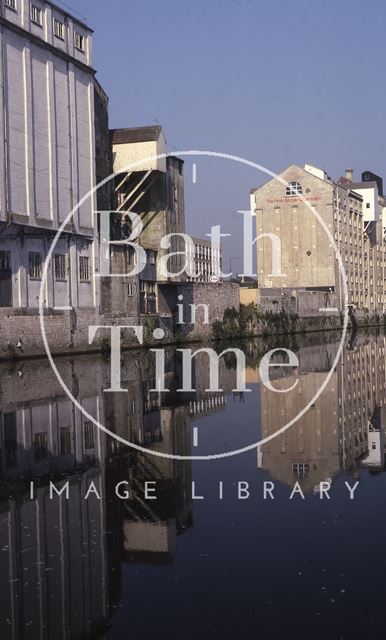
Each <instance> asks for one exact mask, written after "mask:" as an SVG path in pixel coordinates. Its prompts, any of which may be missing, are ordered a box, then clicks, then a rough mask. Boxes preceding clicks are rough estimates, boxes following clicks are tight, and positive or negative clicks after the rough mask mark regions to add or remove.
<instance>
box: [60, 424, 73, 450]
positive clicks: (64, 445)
mask: <svg viewBox="0 0 386 640" xmlns="http://www.w3.org/2000/svg"><path fill="white" fill-rule="evenodd" d="M71 431H72V430H71V427H64V428H62V429H60V455H61V456H68V455H70V453H72V446H71V441H72V433H71Z"/></svg>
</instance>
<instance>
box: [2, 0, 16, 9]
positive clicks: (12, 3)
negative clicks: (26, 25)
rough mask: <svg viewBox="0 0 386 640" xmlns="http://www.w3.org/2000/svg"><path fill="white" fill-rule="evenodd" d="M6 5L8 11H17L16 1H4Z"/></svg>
mask: <svg viewBox="0 0 386 640" xmlns="http://www.w3.org/2000/svg"><path fill="white" fill-rule="evenodd" d="M4 4H5V6H6V7H8V9H12V10H13V11H17V4H16V0H4Z"/></svg>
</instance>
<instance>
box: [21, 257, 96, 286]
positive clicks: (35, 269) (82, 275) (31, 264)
mask: <svg viewBox="0 0 386 640" xmlns="http://www.w3.org/2000/svg"><path fill="white" fill-rule="evenodd" d="M53 263H54V274H55V279H56V280H66V278H67V270H66V256H65V255H62V254H59V253H57V254H55V255H54V260H53ZM42 267H43V261H42V255H41V253H37V252H35V251H30V253H29V254H28V271H29V276H30V278H33V279H34V280H40V279H41V277H42V271H43V268H42ZM79 280H80V282H90V260H89V258H88V257H86V256H80V257H79Z"/></svg>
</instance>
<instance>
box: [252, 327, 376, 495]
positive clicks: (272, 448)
mask: <svg viewBox="0 0 386 640" xmlns="http://www.w3.org/2000/svg"><path fill="white" fill-rule="evenodd" d="M337 348H338V344H325V345H316V346H309V347H304V348H302V349H300V351H299V353H298V357H299V363H300V366H299V369H298V375H296V376H295V375H285V373H284V371H285V370H284V368H283V369H281V368H279V367H278V368H277V369H276V368H275V369H274V370H273V371H274V372H276V376H275V375H274V377H275V378H276V379H275V380H274V382H273V385H274V386H275V388H276V389H279V390H281V391H282V390H285V389H290V388H291V387H292V385H294V384H295V383H296V381H298V383H297V385H296V387H295V388H294V390H293V391H290V392H288V393H275V392H272V391H269V390H268V389H267V388H266V387H265V386H264V385H260V399H261V436H262V438H266V437H267V436H269V435H270V434H272V433H274V432H275V431H276V430H277V429H278V427H280V426H282V425H285V424H287V423H288V422H289V421H290V420H291V419H293V418H294V417H295V416H296V415H297V414H298V413H299V412H300V411H301V409H302V408H303V407H304V406H305V405H306V404H307V403H308V402H310V401H311V399H312V398H313V397H314V396H315V394H316V393H317V391H318V390H319V389H320V387H321V385H322V384H323V383H324V381H325V380H326V377H327V375H328V372H329V370H330V368H331V363H332V362H333V360H334V357H335V355H336V352H337ZM271 371H272V370H271ZM287 371H288V369H287ZM271 377H272V375H271ZM385 390H386V383H385V339H384V338H383V337H379V338H375V337H371V338H365V337H364V338H358V339H357V340H356V341H355V344H353V345H349V346H347V347H346V348H345V350H344V353H343V355H342V357H341V359H340V363H339V365H338V367H337V368H336V370H335V371H334V373H333V375H332V377H331V379H330V381H329V382H328V384H327V386H326V388H325V390H324V392H323V393H322V394H321V395H320V397H319V398H317V399H316V400H315V402H314V403H313V404H312V406H311V408H310V410H309V411H307V412H306V413H305V414H304V416H302V417H301V418H300V419H299V420H298V421H297V422H296V423H295V424H294V425H292V427H290V428H289V429H288V430H287V431H286V432H285V433H283V434H281V435H279V436H278V437H276V438H274V439H273V440H271V441H269V442H267V443H265V444H264V445H262V446H261V447H260V448H259V449H258V454H257V457H258V467H259V468H261V469H264V470H266V471H268V472H269V473H270V475H271V476H272V477H273V478H274V479H277V480H280V481H281V482H283V483H285V484H286V485H288V486H291V487H292V486H293V485H294V483H295V482H296V481H299V484H300V486H301V488H302V490H303V492H304V493H306V492H312V491H318V490H319V484H320V482H322V481H330V482H331V481H333V479H334V478H335V477H336V475H337V474H338V473H339V472H340V471H348V472H350V473H352V474H353V476H354V477H357V476H358V475H359V468H360V467H367V468H369V470H370V471H372V472H378V471H383V470H384V426H385V413H384V412H385V408H384V401H385V400H384V399H385Z"/></svg>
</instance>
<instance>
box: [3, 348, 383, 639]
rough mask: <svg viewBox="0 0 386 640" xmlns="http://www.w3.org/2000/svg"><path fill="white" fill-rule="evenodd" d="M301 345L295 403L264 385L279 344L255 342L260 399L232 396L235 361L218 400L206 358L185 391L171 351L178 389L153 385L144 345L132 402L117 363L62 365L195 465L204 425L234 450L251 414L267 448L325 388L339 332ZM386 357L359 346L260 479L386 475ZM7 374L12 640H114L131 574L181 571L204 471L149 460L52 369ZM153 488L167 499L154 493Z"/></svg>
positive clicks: (138, 429)
mask: <svg viewBox="0 0 386 640" xmlns="http://www.w3.org/2000/svg"><path fill="white" fill-rule="evenodd" d="M296 341H297V342H295V343H291V344H290V345H287V346H289V347H290V348H292V349H294V350H296V351H297V354H298V357H299V361H300V367H299V371H298V375H297V376H296V378H295V376H294V375H293V374H291V373H288V369H285V368H280V367H277V369H276V370H275V373H274V380H273V384H274V386H275V387H276V388H277V389H287V388H289V387H291V386H292V385H293V384H295V382H296V381H298V383H297V385H296V387H294V391H293V392H291V394H286V393H282V394H281V393H272V392H271V391H269V390H268V389H267V388H266V387H265V386H264V385H262V384H261V382H260V379H259V371H258V363H259V358H260V357H261V355H262V354H263V353H265V352H266V351H267V349H268V346H267V343H265V344H260V343H251V344H248V345H245V348H246V351H247V356H248V357H247V362H248V369H247V379H248V383H249V385H250V386H251V388H252V390H253V391H252V393H251V394H245V395H243V394H233V393H232V388H233V386H234V374H235V372H234V362H233V361H232V359H228V360H226V361H225V362H224V363H223V364H222V365H221V374H220V380H221V382H222V387H223V389H224V391H223V392H222V393H212V394H208V393H206V392H205V389H206V388H207V387H208V371H207V367H206V366H205V362H204V360H202V359H199V360H198V361H197V363H196V364H195V371H194V380H195V388H196V391H195V392H192V393H185V394H181V393H178V392H177V389H178V388H179V387H180V386H181V370H180V362H179V360H178V358H175V354H174V353H173V352H172V351H170V352H169V353H168V354H167V372H168V373H167V377H168V387H169V388H170V389H171V391H170V392H169V393H167V394H154V393H152V392H151V391H150V390H151V389H152V388H153V387H154V385H155V380H154V370H153V365H152V361H151V359H150V358H149V356H148V354H147V353H145V352H142V353H139V352H138V353H137V352H132V353H127V354H125V356H124V362H123V366H122V372H123V373H122V386H123V387H124V388H126V389H128V393H125V394H116V393H104V392H103V389H104V388H108V386H109V384H108V383H109V375H110V370H109V365H108V363H106V362H104V361H103V360H102V359H101V358H97V357H79V358H72V359H61V360H60V361H58V368H59V370H60V372H61V375H62V377H63V379H64V380H65V382H66V384H67V385H68V387H69V388H70V389H71V392H72V393H73V395H74V396H75V397H76V398H77V399H78V400H79V401H80V402H81V404H82V405H83V406H84V407H85V408H86V409H87V411H88V412H89V413H90V414H91V415H95V416H97V417H98V418H99V420H100V421H101V422H102V423H104V424H105V425H106V426H107V427H108V428H109V429H110V430H111V431H113V432H114V433H117V434H118V435H120V436H121V437H123V438H128V439H129V440H130V441H132V442H134V443H136V444H139V445H141V446H146V447H149V448H151V449H152V450H154V451H158V452H164V453H178V454H179V455H187V456H189V455H192V442H193V438H192V431H193V428H194V426H195V425H196V424H199V423H200V424H204V425H205V423H206V421H207V422H209V423H210V425H211V427H210V429H211V430H212V431H211V433H212V435H213V434H214V436H213V437H215V436H216V437H217V433H218V431H216V430H220V429H221V430H222V432H223V433H224V436H223V437H224V440H226V441H227V442H231V441H232V437H234V433H235V420H236V421H237V416H239V421H240V425H241V427H242V426H243V425H244V424H246V423H248V425H247V426H248V429H247V435H248V437H250V436H251V434H252V435H253V436H255V440H257V439H258V438H259V437H266V436H268V435H270V434H271V433H273V432H274V431H276V429H277V428H278V426H280V425H282V424H284V423H285V422H288V421H289V420H290V419H291V418H293V417H294V416H295V415H296V414H297V413H298V412H299V411H300V410H301V409H302V407H304V405H305V404H306V403H307V402H308V401H309V399H310V398H312V397H313V396H314V395H315V393H316V392H317V390H318V389H319V388H320V386H321V384H322V383H323V381H324V380H325V379H326V376H327V374H328V371H329V369H330V367H331V363H332V362H333V359H334V357H335V354H336V350H337V347H338V338H337V339H336V340H331V341H330V342H325V343H324V344H323V343H322V341H321V336H309V337H304V338H302V339H300V338H297V339H296ZM385 355H386V354H385V339H384V337H381V336H378V337H374V336H372V337H369V336H362V337H359V338H357V340H356V341H355V342H354V343H349V344H348V345H347V346H346V348H345V351H344V354H343V356H342V358H341V361H340V364H339V366H338V368H337V369H336V371H335V372H334V374H333V376H332V378H331V380H330V382H329V384H328V385H327V388H326V390H325V391H324V393H323V394H322V395H321V397H320V398H318V399H317V400H316V401H315V403H314V404H313V406H312V408H311V410H310V411H308V412H307V413H306V414H305V415H304V416H303V417H302V418H301V419H300V420H299V421H298V422H297V423H296V424H295V425H293V426H292V428H291V429H289V430H288V431H287V432H285V433H284V434H283V435H281V436H279V437H277V438H275V439H273V440H272V441H270V442H268V443H266V444H264V445H263V446H262V447H260V448H259V449H258V451H257V467H258V469H259V470H256V468H255V470H254V473H255V474H256V475H258V474H259V473H260V474H263V475H264V478H266V477H267V474H268V477H269V478H271V479H273V480H275V481H277V482H278V483H282V484H283V485H288V486H290V487H292V486H293V484H294V482H295V481H298V482H299V484H300V485H301V487H302V489H303V491H304V493H308V494H313V493H314V492H315V490H316V489H317V488H318V486H319V484H320V483H321V482H322V481H326V480H330V481H331V482H333V481H334V479H335V478H336V476H337V475H338V474H339V473H340V472H342V471H343V472H348V473H350V474H351V475H352V477H354V478H357V477H359V472H360V468H367V469H369V470H370V471H371V473H380V472H381V471H383V470H384V467H385V461H384V423H385V416H384V398H385V364H384V363H385ZM0 380H1V384H0V406H1V414H0V415H1V423H0V427H1V428H0V438H1V440H0V444H1V483H0V563H1V565H0V633H1V637H2V638H8V637H9V638H17V639H19V638H62V637H63V638H64V637H67V638H94V637H95V638H96V637H100V636H101V635H102V634H104V633H105V630H106V629H107V628H108V627H109V624H110V622H111V620H112V617H113V615H114V612H115V611H116V609H117V607H118V606H119V603H120V601H121V598H122V588H123V587H122V584H123V582H124V581H123V578H122V572H123V567H124V566H127V565H128V564H134V565H138V564H140V565H145V564H150V565H153V566H156V565H164V564H168V565H169V566H170V565H173V563H174V562H175V560H176V555H177V548H178V540H179V539H183V538H184V536H187V535H189V534H190V532H192V531H193V530H194V525H195V516H194V508H193V506H194V505H193V500H192V480H194V478H195V475H194V474H193V471H194V470H195V469H194V464H192V462H190V461H179V460H174V459H166V458H161V457H154V456H151V455H146V454H144V453H142V452H140V451H136V450H134V449H129V448H128V447H126V446H125V445H122V444H120V443H119V442H117V441H116V440H114V439H113V438H111V437H109V436H106V435H105V434H104V433H103V432H101V431H99V430H98V429H96V428H95V427H94V425H93V423H92V422H90V421H89V420H87V419H86V418H85V417H84V415H83V414H82V413H81V412H80V411H79V410H78V409H77V408H75V406H74V405H73V403H72V402H71V401H70V400H69V399H68V398H67V396H66V395H65V394H64V392H63V390H62V388H61V387H60V386H59V383H58V382H57V380H56V378H55V377H54V376H53V373H52V371H51V369H50V367H49V366H48V364H47V363H45V362H44V361H36V362H25V363H23V364H17V365H9V364H2V365H1V367H0ZM235 416H236V418H235ZM236 426H238V425H236ZM210 429H209V431H210ZM239 435H240V434H239ZM252 441H253V440H252ZM193 453H194V452H193ZM254 455H255V454H254ZM239 460H240V464H241V460H242V458H241V457H240V458H239ZM255 460H256V458H255ZM206 464H208V463H206ZM209 464H211V463H209ZM67 482H68V499H67V497H66V495H67V494H66V491H65V489H66V483H67ZM152 482H155V483H156V488H157V500H154V501H153V500H147V499H145V484H146V483H152ZM31 483H32V484H31ZM52 484H54V485H55V487H56V491H55V490H53V489H52ZM118 485H119V486H120V490H121V492H122V494H123V492H124V491H125V490H127V491H128V495H127V497H126V498H125V499H123V498H122V496H121V499H119V498H118V497H117V495H116V488H117V486H118ZM90 486H92V487H93V490H92V492H91V493H89V494H88V492H89V491H90ZM152 486H153V485H152ZM61 491H62V492H61ZM31 492H33V493H31ZM60 492H61V493H60ZM58 493H60V495H58ZM87 494H88V497H87V499H85V496H86V495H87ZM217 508H218V507H217V505H216V504H215V503H213V510H214V512H215V511H216V509H217ZM192 562H194V560H193V559H192Z"/></svg>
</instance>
